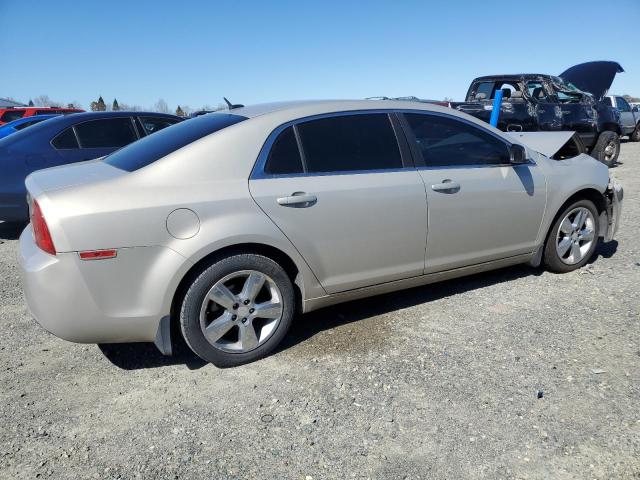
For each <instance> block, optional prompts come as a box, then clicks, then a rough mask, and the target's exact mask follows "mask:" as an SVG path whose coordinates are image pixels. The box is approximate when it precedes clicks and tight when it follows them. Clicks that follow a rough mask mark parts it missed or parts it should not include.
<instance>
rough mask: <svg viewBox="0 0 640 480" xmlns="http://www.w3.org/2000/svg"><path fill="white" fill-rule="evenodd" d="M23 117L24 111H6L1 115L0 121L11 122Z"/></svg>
mask: <svg viewBox="0 0 640 480" xmlns="http://www.w3.org/2000/svg"><path fill="white" fill-rule="evenodd" d="M23 116H24V110H7V111H6V112H4V113H3V114H2V117H0V120H2V121H3V122H13V121H14V120H18V119H19V118H22V117H23Z"/></svg>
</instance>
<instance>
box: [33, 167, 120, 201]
mask: <svg viewBox="0 0 640 480" xmlns="http://www.w3.org/2000/svg"><path fill="white" fill-rule="evenodd" d="M126 174H127V172H125V171H124V170H120V169H119V168H116V167H112V166H111V165H108V164H106V163H104V162H103V161H102V159H97V160H90V161H88V162H80V163H74V164H70V165H62V166H59V167H53V168H46V169H44V170H38V171H36V172H34V173H32V174H31V175H29V176H28V177H27V179H26V180H25V184H26V186H27V191H28V192H29V194H30V195H31V197H33V198H35V197H37V196H38V195H40V194H42V193H45V192H52V191H54V190H62V189H65V188H70V187H76V186H79V185H84V184H88V183H93V182H101V181H104V180H110V179H113V178H117V177H120V176H122V175H126Z"/></svg>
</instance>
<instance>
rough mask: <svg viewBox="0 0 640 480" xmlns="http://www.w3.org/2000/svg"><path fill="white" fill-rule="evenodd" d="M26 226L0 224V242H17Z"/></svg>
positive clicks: (20, 224) (21, 224) (24, 224)
mask: <svg viewBox="0 0 640 480" xmlns="http://www.w3.org/2000/svg"><path fill="white" fill-rule="evenodd" d="M26 226H27V224H26V223H7V222H0V240H17V239H18V238H20V234H21V233H22V231H23V230H24V227H26Z"/></svg>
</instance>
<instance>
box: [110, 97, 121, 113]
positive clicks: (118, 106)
mask: <svg viewBox="0 0 640 480" xmlns="http://www.w3.org/2000/svg"><path fill="white" fill-rule="evenodd" d="M111 110H113V111H114V112H117V111H118V110H120V105H118V100H117V99H115V98H114V99H113V105H111Z"/></svg>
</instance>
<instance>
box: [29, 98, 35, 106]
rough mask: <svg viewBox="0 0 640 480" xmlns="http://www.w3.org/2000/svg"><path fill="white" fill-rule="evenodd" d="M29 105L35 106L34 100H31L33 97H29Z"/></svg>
mask: <svg viewBox="0 0 640 480" xmlns="http://www.w3.org/2000/svg"><path fill="white" fill-rule="evenodd" d="M29 106H30V107H33V106H34V105H33V100H31V99H29Z"/></svg>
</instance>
